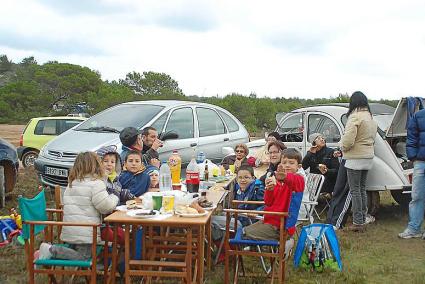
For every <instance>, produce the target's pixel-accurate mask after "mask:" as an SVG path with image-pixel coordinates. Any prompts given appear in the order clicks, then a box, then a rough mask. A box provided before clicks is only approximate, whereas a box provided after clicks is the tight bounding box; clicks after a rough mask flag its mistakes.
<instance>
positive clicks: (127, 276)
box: [124, 224, 130, 284]
mask: <svg viewBox="0 0 425 284" xmlns="http://www.w3.org/2000/svg"><path fill="white" fill-rule="evenodd" d="M124 246H125V247H124V251H125V252H124V261H125V272H124V277H125V284H130V226H129V225H128V224H126V225H125V245H124Z"/></svg>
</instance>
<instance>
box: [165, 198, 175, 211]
mask: <svg viewBox="0 0 425 284" xmlns="http://www.w3.org/2000/svg"><path fill="white" fill-rule="evenodd" d="M162 207H163V208H164V211H165V212H172V211H173V210H174V196H173V195H166V196H163V197H162Z"/></svg>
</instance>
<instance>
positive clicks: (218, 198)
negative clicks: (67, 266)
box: [104, 189, 226, 283]
mask: <svg viewBox="0 0 425 284" xmlns="http://www.w3.org/2000/svg"><path fill="white" fill-rule="evenodd" d="M225 195H226V191H223V190H214V189H213V190H209V191H208V192H207V199H208V200H209V201H212V202H213V203H214V204H219V203H220V202H222V201H223V198H224V197H225ZM212 213H213V212H212V211H209V212H208V214H207V215H205V216H202V217H197V218H184V217H179V216H177V215H173V216H170V217H168V218H166V219H162V220H157V219H138V218H132V217H130V216H127V215H126V213H125V212H120V211H117V212H114V213H112V214H111V215H109V216H108V217H106V218H105V220H104V221H105V222H106V223H108V224H110V225H113V227H114V242H113V250H112V269H111V270H112V271H111V275H112V277H111V280H112V283H115V277H114V275H115V272H116V266H117V228H118V227H119V226H122V225H123V226H124V228H125V230H124V231H125V249H124V250H125V252H124V259H125V274H124V275H125V283H130V276H132V275H135V276H136V275H137V276H147V277H149V276H151V277H156V276H163V277H179V278H184V279H187V281H186V282H187V283H190V282H191V281H192V261H193V260H192V258H193V245H194V244H196V245H195V259H196V268H195V271H196V280H195V282H196V283H203V278H204V251H205V238H207V242H208V249H207V267H208V268H210V266H211V250H210V246H211V243H212V239H211V215H212ZM130 226H136V227H137V226H143V228H144V234H143V235H144V237H145V236H146V235H148V236H149V239H148V242H149V243H148V244H146V246H147V247H148V248H150V247H151V246H153V245H154V241H155V240H157V241H158V240H159V241H166V239H164V237H163V236H158V237H156V239H155V238H154V237H153V234H152V233H153V227H160V228H183V229H185V231H186V235H185V239H186V255H185V257H184V261H180V262H179V261H172V262H171V261H161V260H159V261H158V260H154V259H152V254H150V258H151V259H145V258H146V257H147V255H145V253H146V251H144V254H143V255H142V257H143V260H131V259H130V248H131V246H130ZM194 232H197V234H194ZM147 233H148V234H147ZM166 238H168V239H169V240H170V241H171V240H173V239H177V238H174V237H173V238H171V237H166ZM168 239H167V240H168ZM143 243H144V246H145V241H144V242H143ZM164 248H165V247H164ZM130 265H135V266H140V267H142V268H143V267H148V268H153V267H158V268H160V269H158V270H146V269H144V270H143V269H140V270H132V269H130ZM164 267H173V268H177V269H182V271H162V270H161V268H164ZM184 270H185V271H184Z"/></svg>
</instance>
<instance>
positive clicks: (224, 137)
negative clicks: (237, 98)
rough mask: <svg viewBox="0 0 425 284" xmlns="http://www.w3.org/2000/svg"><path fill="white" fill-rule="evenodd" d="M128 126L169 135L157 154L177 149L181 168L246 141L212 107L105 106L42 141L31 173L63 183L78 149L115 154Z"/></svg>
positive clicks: (228, 117) (163, 103)
mask: <svg viewBox="0 0 425 284" xmlns="http://www.w3.org/2000/svg"><path fill="white" fill-rule="evenodd" d="M127 126H133V127H136V128H138V129H143V128H144V127H147V126H152V127H154V128H156V129H157V130H158V133H159V134H160V135H161V133H175V134H177V136H178V138H176V139H170V140H166V141H165V143H164V146H163V147H162V148H161V149H160V150H159V154H160V159H161V160H165V159H168V157H169V156H170V155H171V153H172V151H173V150H177V151H179V153H180V155H181V157H182V162H183V164H187V163H188V162H189V161H190V159H191V157H192V155H194V154H195V153H197V152H199V151H203V152H204V153H205V154H206V157H207V158H208V159H210V160H213V161H221V160H222V158H223V156H224V155H223V151H222V149H223V147H234V146H235V145H236V144H238V143H247V142H248V141H249V134H248V132H247V130H246V129H245V127H244V126H243V125H242V123H241V122H240V121H239V120H238V119H237V118H235V117H234V116H233V115H232V114H231V113H229V112H228V111H226V110H225V109H222V108H220V107H218V106H214V105H210V104H205V103H198V102H188V101H170V100H155V101H140V102H129V103H123V104H119V105H116V106H113V107H111V108H108V109H106V110H104V111H102V112H100V113H98V114H96V115H94V116H92V117H90V118H89V119H88V120H86V121H85V122H83V123H81V124H80V125H78V126H76V127H74V128H72V129H70V130H69V131H67V132H65V133H63V134H61V135H59V136H58V137H56V138H55V139H53V140H52V141H50V142H49V143H47V144H46V145H45V146H44V147H43V148H42V149H41V151H40V154H39V157H38V158H37V160H35V169H36V170H37V172H38V175H39V178H40V180H41V182H42V183H43V184H45V185H49V186H54V185H61V186H66V185H67V179H68V172H69V169H70V168H71V167H72V165H73V163H74V160H75V157H76V156H77V154H78V153H79V152H82V151H96V150H97V149H99V148H100V147H102V146H107V145H116V146H117V147H118V151H121V143H120V140H119V132H120V131H121V130H122V129H123V128H125V127H127Z"/></svg>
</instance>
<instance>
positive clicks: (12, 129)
mask: <svg viewBox="0 0 425 284" xmlns="http://www.w3.org/2000/svg"><path fill="white" fill-rule="evenodd" d="M24 128H25V125H13V124H0V137H1V138H3V139H6V140H7V141H9V142H10V143H12V144H13V145H15V146H19V139H20V137H21V134H22V131H23V130H24Z"/></svg>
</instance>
